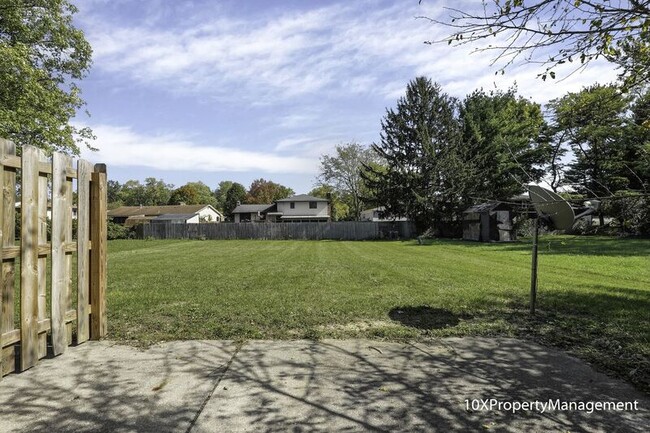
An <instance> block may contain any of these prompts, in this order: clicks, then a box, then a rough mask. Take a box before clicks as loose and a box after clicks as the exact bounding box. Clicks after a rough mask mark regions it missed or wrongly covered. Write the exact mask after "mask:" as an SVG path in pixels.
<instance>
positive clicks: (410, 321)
mask: <svg viewBox="0 0 650 433" xmlns="http://www.w3.org/2000/svg"><path fill="white" fill-rule="evenodd" d="M388 317H390V318H391V319H392V320H394V321H396V322H399V323H401V324H402V325H404V326H409V327H411V328H417V329H423V330H426V329H442V328H449V327H452V326H456V325H458V322H459V317H458V315H456V314H454V313H452V312H451V311H449V310H446V309H443V308H431V307H429V306H426V305H420V306H418V307H411V306H402V307H395V308H393V309H392V310H390V311H389V312H388Z"/></svg>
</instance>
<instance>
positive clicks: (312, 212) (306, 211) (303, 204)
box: [278, 201, 329, 218]
mask: <svg viewBox="0 0 650 433" xmlns="http://www.w3.org/2000/svg"><path fill="white" fill-rule="evenodd" d="M294 203H295V204H296V206H295V208H294V209H291V202H286V201H282V202H278V212H282V215H283V216H315V217H323V218H329V208H328V204H327V202H325V201H317V202H316V209H310V208H309V202H308V201H296V202H294Z"/></svg>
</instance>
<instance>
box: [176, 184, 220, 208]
mask: <svg viewBox="0 0 650 433" xmlns="http://www.w3.org/2000/svg"><path fill="white" fill-rule="evenodd" d="M181 203H184V204H188V205H190V204H209V205H212V206H215V205H216V204H217V199H216V198H215V197H214V195H213V193H212V190H210V187H209V186H207V185H206V184H204V183H203V182H188V183H186V184H185V185H183V186H181V187H180V188H177V189H175V190H174V191H172V193H171V195H170V198H169V204H181Z"/></svg>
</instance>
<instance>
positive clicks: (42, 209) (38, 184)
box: [0, 139, 106, 378]
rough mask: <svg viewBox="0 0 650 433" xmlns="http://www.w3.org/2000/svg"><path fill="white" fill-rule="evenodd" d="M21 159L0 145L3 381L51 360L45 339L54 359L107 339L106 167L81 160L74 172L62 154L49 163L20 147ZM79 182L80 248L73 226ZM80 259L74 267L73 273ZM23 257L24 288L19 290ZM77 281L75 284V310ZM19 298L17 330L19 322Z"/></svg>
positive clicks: (37, 152) (7, 146)
mask: <svg viewBox="0 0 650 433" xmlns="http://www.w3.org/2000/svg"><path fill="white" fill-rule="evenodd" d="M21 153H22V155H21V156H17V155H16V146H15V145H14V144H13V143H12V142H11V141H8V140H4V139H0V191H1V192H2V200H0V246H1V251H2V254H1V256H2V269H1V272H0V355H1V356H0V378H1V377H2V375H5V374H7V373H11V372H13V371H16V370H19V371H22V370H25V369H28V368H30V367H32V366H34V365H36V364H37V363H38V360H39V359H41V358H43V357H45V356H47V354H48V346H47V342H48V335H49V336H50V337H51V338H50V339H49V341H51V351H50V353H51V354H52V355H54V356H56V355H59V354H61V353H63V352H65V350H66V348H67V347H68V346H69V345H70V344H72V343H73V334H76V337H77V338H76V342H77V344H79V343H83V342H85V341H87V340H88V339H100V338H102V337H103V336H105V334H106V299H105V295H106V166H105V165H103V164H97V165H96V166H94V167H93V165H92V164H90V163H89V162H87V161H84V160H79V161H78V163H77V169H76V170H74V169H73V166H72V158H70V157H69V156H67V155H64V154H60V153H56V152H55V153H54V154H53V155H52V158H51V159H50V158H48V157H47V156H46V155H45V153H44V152H43V151H42V150H40V149H38V148H35V147H32V146H25V147H23V148H22V152H21ZM17 171H20V176H19V178H20V179H21V185H20V224H21V230H20V246H17V245H16V242H15V241H16V239H15V217H16V206H17V205H16V190H17V188H16V173H17ZM50 177H51V179H52V181H51V183H50V180H49V178H50ZM75 178H76V179H77V202H78V203H77V209H78V212H77V218H78V220H77V232H76V235H77V241H74V240H73V224H72V221H73V216H72V214H73V207H74V205H73V179H75ZM50 189H51V204H52V207H51V209H52V210H51V218H48V198H49V197H50ZM48 219H49V220H51V235H50V239H49V242H48V230H47V229H48ZM75 252H76V253H77V256H78V257H77V268H76V270H75V271H73V269H72V263H73V254H74V253H75ZM18 258H20V284H19V285H16V284H15V283H16V281H15V280H16V269H15V268H16V260H17V259H18ZM48 260H49V264H50V266H48ZM48 268H51V269H50V272H49V276H48ZM73 272H74V274H73ZM73 275H76V277H77V278H76V280H77V281H76V283H77V284H76V292H77V293H76V303H77V306H76V309H75V308H74V305H73V291H75V287H73V286H72V281H73ZM48 280H49V282H50V284H48ZM50 285H51V291H50V290H48V287H49V286H50ZM48 297H49V305H50V309H49V311H48V309H47V305H48ZM17 299H20V309H19V311H20V313H19V320H18V322H19V323H16V318H15V317H14V311H15V308H16V305H15V302H16V300H17ZM74 322H76V328H75V327H74ZM95 324H96V325H95ZM91 325H92V326H91ZM16 361H18V362H16Z"/></svg>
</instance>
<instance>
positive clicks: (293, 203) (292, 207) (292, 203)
mask: <svg viewBox="0 0 650 433" xmlns="http://www.w3.org/2000/svg"><path fill="white" fill-rule="evenodd" d="M289 207H290V208H291V209H295V208H296V202H295V201H292V202H289Z"/></svg>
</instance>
